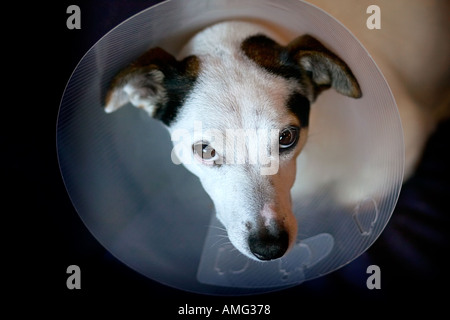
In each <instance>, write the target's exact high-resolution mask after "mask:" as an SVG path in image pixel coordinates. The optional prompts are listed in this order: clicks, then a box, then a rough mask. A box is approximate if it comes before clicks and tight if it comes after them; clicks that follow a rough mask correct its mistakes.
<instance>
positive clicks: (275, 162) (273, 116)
mask: <svg viewBox="0 0 450 320" xmlns="http://www.w3.org/2000/svg"><path fill="white" fill-rule="evenodd" d="M219 47H220V46H219ZM225 49H226V50H221V49H220V48H219V49H215V50H211V52H210V53H208V54H201V55H198V56H197V55H191V56H189V57H187V58H185V59H183V60H181V61H178V60H176V59H175V58H174V57H173V56H171V55H170V54H168V53H167V52H165V51H164V50H162V49H160V48H155V49H152V50H150V51H149V52H147V53H146V54H144V55H143V56H142V57H141V58H139V59H138V60H136V61H135V62H134V63H132V64H131V65H130V66H129V67H128V68H126V69H124V70H123V71H122V72H121V73H120V74H119V75H118V76H117V77H116V78H115V79H114V80H113V82H112V84H111V88H110V91H109V92H108V94H107V97H106V111H107V112H112V111H114V110H116V109H117V108H119V107H121V106H123V105H124V104H126V103H128V102H131V103H132V104H133V105H135V106H136V107H139V108H143V109H144V110H146V111H147V112H148V113H149V114H150V115H151V116H153V117H155V118H157V119H160V120H161V121H162V122H163V123H164V124H165V125H166V126H167V128H168V129H169V131H170V133H171V136H172V140H173V142H174V151H173V155H172V156H173V160H174V161H180V162H181V163H183V164H184V165H185V166H186V168H187V169H188V170H190V171H191V172H192V173H194V174H195V175H197V176H198V177H199V179H200V181H201V183H202V185H203V187H204V189H205V190H206V192H207V193H208V194H209V196H210V197H211V199H212V200H213V202H214V205H215V209H216V214H217V216H218V218H219V220H220V221H221V222H222V223H223V225H224V226H225V228H226V229H227V232H228V236H229V239H230V241H231V242H232V243H233V245H234V246H235V247H236V248H237V249H238V250H239V251H240V252H242V253H243V254H245V255H247V256H248V257H250V258H252V259H256V260H272V259H276V258H279V257H281V256H283V255H284V254H285V253H286V252H287V251H288V250H289V248H290V247H291V246H292V245H293V244H294V243H295V239H296V235H297V222H296V219H295V217H294V215H293V212H292V202H291V196H290V189H291V187H292V186H293V184H294V180H295V176H296V158H297V156H298V155H299V153H300V152H301V150H302V148H303V146H304V145H305V143H306V138H307V132H308V118H309V110H310V103H312V102H313V101H314V100H315V99H316V97H317V95H318V94H319V93H320V92H321V91H322V90H324V89H327V88H329V87H333V88H334V89H335V90H337V91H338V92H340V93H342V94H344V95H347V96H351V97H355V98H357V97H360V96H361V91H360V89H359V86H358V83H357V81H356V79H355V77H354V76H353V74H352V72H351V71H350V69H349V68H348V67H347V65H346V64H345V63H344V62H343V61H342V60H341V59H339V58H338V57H337V56H336V55H335V54H333V53H332V52H330V51H329V50H327V49H326V48H325V47H324V46H322V45H321V44H320V43H319V42H318V41H317V40H315V39H314V38H312V37H310V36H303V37H299V38H297V39H295V40H294V41H292V42H291V43H290V44H289V45H287V46H281V45H279V44H278V43H276V42H274V41H273V40H271V39H269V38H268V37H266V36H264V35H254V36H250V37H247V38H245V39H244V40H243V41H240V42H239V45H237V46H235V47H231V48H230V47H228V48H225Z"/></svg>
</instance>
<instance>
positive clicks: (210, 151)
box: [192, 141, 216, 161]
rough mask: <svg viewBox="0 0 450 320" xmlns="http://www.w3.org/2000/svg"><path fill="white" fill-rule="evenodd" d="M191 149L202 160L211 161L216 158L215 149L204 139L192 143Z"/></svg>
mask: <svg viewBox="0 0 450 320" xmlns="http://www.w3.org/2000/svg"><path fill="white" fill-rule="evenodd" d="M192 151H193V152H194V154H195V155H196V156H198V157H199V158H200V159H201V160H203V161H213V160H215V159H216V150H215V149H214V148H213V147H211V145H210V144H209V143H207V142H205V141H200V142H197V143H194V144H193V145H192Z"/></svg>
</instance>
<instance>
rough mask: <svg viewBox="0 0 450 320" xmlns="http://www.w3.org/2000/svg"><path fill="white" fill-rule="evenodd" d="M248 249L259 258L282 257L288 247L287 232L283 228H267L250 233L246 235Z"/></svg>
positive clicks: (271, 258)
mask: <svg viewBox="0 0 450 320" xmlns="http://www.w3.org/2000/svg"><path fill="white" fill-rule="evenodd" d="M248 244H249V248H250V251H251V252H252V253H253V255H254V256H255V257H256V258H258V259H259V260H273V259H277V258H280V257H282V256H283V255H284V254H285V253H286V251H287V250H288V248H289V234H288V233H287V232H286V231H285V230H276V231H275V232H272V231H269V230H267V229H263V230H259V231H258V232H254V233H251V234H250V236H249V237H248Z"/></svg>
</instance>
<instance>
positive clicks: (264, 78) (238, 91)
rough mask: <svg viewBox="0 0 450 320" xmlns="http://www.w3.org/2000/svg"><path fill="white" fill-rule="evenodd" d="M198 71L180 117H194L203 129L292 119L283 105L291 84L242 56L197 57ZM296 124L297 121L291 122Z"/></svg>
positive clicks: (257, 125) (266, 124)
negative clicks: (198, 59) (194, 83)
mask: <svg viewBox="0 0 450 320" xmlns="http://www.w3.org/2000/svg"><path fill="white" fill-rule="evenodd" d="M200 61H201V63H200V65H201V67H200V71H199V75H198V78H197V81H196V85H195V86H194V88H193V90H192V92H191V94H190V96H189V98H188V99H187V100H186V103H185V105H184V106H183V108H182V111H181V114H180V116H181V117H180V120H182V119H183V118H184V119H196V120H197V121H200V122H202V124H203V126H204V129H217V130H226V129H261V128H268V129H269V128H278V129H279V128H280V127H281V126H283V125H284V124H285V122H287V121H289V122H293V121H294V122H295V121H296V119H295V117H293V116H292V114H291V113H290V112H289V109H288V108H286V103H287V100H288V99H289V97H290V96H291V95H292V94H293V92H294V88H295V84H294V83H292V81H290V80H288V79H286V78H283V77H280V76H277V75H273V74H270V73H269V72H267V71H266V70H264V69H263V68H260V67H259V66H257V65H256V64H254V63H252V62H251V61H250V60H249V59H246V58H245V57H244V56H237V57H236V56H235V57H216V56H203V57H200ZM292 124H298V123H292Z"/></svg>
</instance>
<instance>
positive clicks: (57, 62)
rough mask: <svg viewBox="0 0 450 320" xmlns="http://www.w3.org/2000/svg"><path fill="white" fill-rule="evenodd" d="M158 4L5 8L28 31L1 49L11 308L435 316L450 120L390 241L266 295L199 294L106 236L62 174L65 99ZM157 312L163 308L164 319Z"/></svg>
mask: <svg viewBox="0 0 450 320" xmlns="http://www.w3.org/2000/svg"><path fill="white" fill-rule="evenodd" d="M158 2H159V1H157V0H153V1H151V0H150V1H138V0H114V1H113V0H96V1H77V0H76V1H70V2H69V1H55V2H53V3H52V4H49V3H48V2H42V3H34V4H27V5H23V6H22V7H20V4H19V3H18V4H19V6H17V7H15V8H14V10H4V12H3V13H4V18H6V16H7V14H6V13H8V12H10V13H11V14H12V16H11V18H12V19H11V20H12V21H13V22H11V24H12V27H13V29H15V30H18V31H16V32H12V31H11V30H12V28H11V27H10V28H5V29H4V30H5V32H4V33H5V39H6V42H7V45H5V47H4V49H2V50H3V51H4V52H5V54H6V55H5V56H6V58H4V62H5V63H4V67H5V68H8V69H11V70H12V73H11V77H10V78H9V79H6V80H7V82H8V85H7V87H6V88H7V89H8V90H5V92H4V98H5V97H6V96H9V95H13V97H11V98H12V100H13V103H8V104H6V103H5V105H8V107H6V106H4V110H7V111H8V113H7V114H9V111H12V116H9V115H8V116H6V117H3V119H4V126H3V131H4V133H3V134H2V145H3V148H2V149H3V150H4V151H5V153H4V154H3V156H2V158H3V163H4V172H5V175H4V177H6V179H3V181H4V185H5V186H6V189H7V190H8V192H7V193H6V196H5V199H4V200H6V201H4V203H5V208H4V210H3V213H4V218H8V219H5V220H4V223H3V224H2V227H3V228H2V229H3V233H2V235H3V237H4V239H5V240H4V242H3V243H4V246H3V247H4V249H5V250H6V255H5V258H4V259H3V262H2V266H3V269H4V270H5V271H4V272H2V275H3V278H4V279H3V280H4V281H3V283H6V284H7V286H6V287H5V286H3V287H2V289H3V291H4V292H5V293H6V296H7V298H6V302H7V303H6V304H5V305H6V306H7V307H8V306H10V307H11V306H13V310H14V311H15V312H16V314H20V313H24V312H25V313H28V312H30V313H33V314H36V315H37V314H42V315H50V314H55V315H59V316H61V317H62V316H65V315H73V314H75V313H80V314H86V315H87V314H93V313H94V312H95V313H96V314H99V315H105V316H106V315H107V314H108V315H109V314H115V313H116V312H117V311H119V310H122V311H127V312H130V313H131V312H133V313H138V314H139V315H141V316H142V317H144V318H149V319H157V318H161V317H164V318H165V317H166V316H167V317H168V318H173V317H176V316H177V311H178V307H180V306H184V305H185V304H190V305H193V306H212V307H219V308H221V307H222V306H223V305H225V304H232V303H234V304H241V305H242V304H252V303H253V304H270V305H271V315H270V316H266V317H264V318H266V319H275V318H277V319H280V317H282V316H288V315H289V316H295V317H296V318H297V317H298V318H301V317H304V316H306V314H308V315H309V316H325V315H328V316H329V315H332V316H334V315H337V314H340V315H343V316H348V317H355V318H356V317H358V318H360V317H366V316H370V315H376V314H387V313H392V312H393V311H397V312H401V314H403V315H406V314H414V313H416V312H417V311H418V310H422V311H426V312H427V313H428V315H429V316H431V315H433V314H437V312H438V310H441V309H443V308H444V307H446V305H445V303H448V296H449V294H448V293H447V291H446V290H448V288H449V284H450V282H449V277H450V274H449V273H448V271H447V269H448V268H447V265H448V264H447V256H448V254H449V252H450V250H449V248H450V245H449V235H448V234H449V232H448V228H449V227H450V219H449V214H450V204H449V201H448V198H449V197H450V179H449V177H450V169H449V163H450V156H449V154H450V153H449V152H448V150H449V148H448V146H449V142H448V138H449V137H450V122H449V121H447V122H445V123H443V124H442V125H441V126H440V127H439V128H438V130H437V131H436V134H435V135H434V136H433V137H432V138H431V140H430V142H429V144H428V147H427V149H426V152H425V154H424V158H423V161H422V164H421V166H420V167H419V169H418V171H417V173H416V175H415V176H414V177H413V178H412V179H411V180H410V181H408V183H406V184H405V186H404V188H403V189H402V192H401V195H400V199H399V201H398V205H397V207H396V209H395V212H394V214H393V217H392V219H391V221H390V223H389V224H388V226H387V228H386V230H385V231H384V232H383V233H382V235H381V236H380V238H379V239H378V240H377V241H376V242H375V244H374V245H373V246H372V247H371V248H370V249H369V250H368V251H367V252H366V253H364V254H363V255H362V256H361V257H359V258H358V259H356V260H355V261H353V262H352V263H350V264H348V265H347V266H345V267H343V268H341V269H340V270H338V271H336V272H334V273H332V274H330V275H327V276H324V277H321V278H319V279H317V280H312V281H309V282H306V283H304V284H302V285H299V286H296V287H293V288H290V289H286V290H283V291H279V292H274V293H268V294H262V295H255V296H243V297H216V296H206V295H198V294H194V293H188V292H184V291H180V290H177V289H173V288H169V287H166V286H164V285H161V284H159V283H156V282H154V281H152V280H150V279H148V278H146V277H144V276H141V275H140V274H138V273H136V272H135V271H133V270H132V269H129V268H128V267H127V266H125V265H124V264H122V263H121V262H120V261H118V260H116V259H115V258H114V257H112V256H111V255H110V254H109V253H108V252H107V251H106V250H105V249H104V248H103V247H102V246H101V245H100V244H99V243H98V242H97V241H96V240H95V238H94V237H93V236H92V235H91V234H90V233H89V231H88V230H87V229H86V227H85V226H84V225H83V223H82V221H81V220H80V218H79V217H78V215H77V213H76V211H75V209H74V208H73V206H72V204H71V202H70V198H69V195H68V194H67V192H66V190H65V188H64V184H63V181H62V178H61V174H60V172H59V166H58V161H57V153H56V122H57V114H58V108H59V103H60V100H61V98H62V95H63V93H64V88H65V85H66V83H67V81H68V80H69V78H70V76H71V73H72V72H73V70H74V69H75V68H76V65H77V63H78V62H79V61H80V59H81V58H82V57H83V55H84V54H85V53H86V52H87V50H89V48H90V47H91V46H93V45H94V44H95V42H96V41H97V40H99V39H100V38H101V37H102V36H103V35H104V34H105V33H107V32H108V31H109V30H110V29H112V28H113V27H115V26H116V25H117V24H119V23H120V22H122V21H124V20H125V19H127V18H129V17H130V16H132V15H133V14H136V13H138V12H139V11H141V10H143V9H145V8H147V7H149V6H151V5H152V4H155V3H158ZM71 4H76V5H78V6H79V7H80V8H81V30H68V29H67V28H66V19H67V18H68V16H69V15H68V14H67V13H66V9H67V7H68V6H69V5H71ZM199 14H201V13H199ZM4 89H5V87H4ZM5 120H8V121H5ZM9 121H11V123H10V124H9V123H8V122H9ZM11 155H12V157H11ZM8 204H9V205H8ZM9 217H13V221H12V222H9ZM72 264H75V265H78V266H80V268H81V275H82V276H81V286H82V289H81V290H68V289H67V287H66V279H67V277H68V274H66V268H67V267H68V266H69V265H72ZM371 264H375V265H378V266H379V267H380V268H381V290H369V289H367V287H366V280H367V277H368V276H369V275H368V274H366V269H367V267H368V266H369V265H371ZM446 301H447V302H446ZM13 302H14V303H15V304H13ZM158 311H159V312H162V314H163V316H156V312H158ZM214 317H218V316H217V315H214ZM214 317H213V318H214ZM127 318H128V317H127ZM191 318H194V317H192V316H191ZM222 318H223V317H222ZM247 318H249V316H247ZM251 318H254V317H251Z"/></svg>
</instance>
